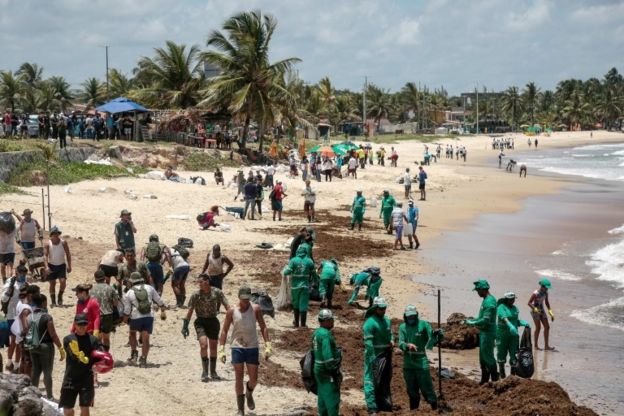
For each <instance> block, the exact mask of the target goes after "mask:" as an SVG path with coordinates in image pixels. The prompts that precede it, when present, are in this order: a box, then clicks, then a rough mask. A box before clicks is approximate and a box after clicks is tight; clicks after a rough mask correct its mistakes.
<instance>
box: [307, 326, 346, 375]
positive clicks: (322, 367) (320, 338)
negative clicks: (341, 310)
mask: <svg viewBox="0 0 624 416" xmlns="http://www.w3.org/2000/svg"><path fill="white" fill-rule="evenodd" d="M312 348H313V350H314V373H315V374H319V375H333V374H334V373H335V372H336V370H338V368H339V366H340V355H339V353H338V349H337V348H336V339H335V338H334V334H332V333H331V331H330V330H329V329H327V328H322V327H321V328H318V329H316V330H315V331H314V334H312Z"/></svg>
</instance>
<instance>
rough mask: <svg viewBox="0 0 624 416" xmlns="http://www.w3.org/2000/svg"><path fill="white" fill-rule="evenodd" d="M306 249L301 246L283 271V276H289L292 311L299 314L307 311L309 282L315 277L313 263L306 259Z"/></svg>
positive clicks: (308, 258)
mask: <svg viewBox="0 0 624 416" xmlns="http://www.w3.org/2000/svg"><path fill="white" fill-rule="evenodd" d="M307 253H308V249H307V248H306V247H305V246H303V244H302V245H300V246H299V248H298V249H297V255H296V256H295V257H293V258H292V259H290V261H289V262H288V265H286V267H285V268H284V270H283V274H284V276H291V284H290V293H291V298H292V305H293V309H295V310H297V311H301V312H306V311H307V310H308V305H309V303H310V281H311V280H312V279H313V278H314V277H315V276H316V271H315V270H314V262H313V261H312V259H310V257H308V254H307Z"/></svg>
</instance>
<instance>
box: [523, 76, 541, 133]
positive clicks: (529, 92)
mask: <svg viewBox="0 0 624 416" xmlns="http://www.w3.org/2000/svg"><path fill="white" fill-rule="evenodd" d="M539 95H540V89H539V87H538V86H537V85H535V83H534V82H529V83H528V84H526V86H525V87H524V91H523V92H522V101H523V103H522V104H523V105H524V108H525V109H526V112H527V113H528V114H527V116H528V119H529V120H530V122H531V125H533V124H535V109H536V107H537V103H538V100H539Z"/></svg>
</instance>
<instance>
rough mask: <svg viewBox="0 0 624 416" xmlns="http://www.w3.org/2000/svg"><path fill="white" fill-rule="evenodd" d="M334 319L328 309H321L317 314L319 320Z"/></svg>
mask: <svg viewBox="0 0 624 416" xmlns="http://www.w3.org/2000/svg"><path fill="white" fill-rule="evenodd" d="M331 319H334V314H333V313H332V311H330V310H329V309H321V310H320V311H319V314H318V320H319V321H329V320H331Z"/></svg>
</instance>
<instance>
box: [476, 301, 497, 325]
mask: <svg viewBox="0 0 624 416" xmlns="http://www.w3.org/2000/svg"><path fill="white" fill-rule="evenodd" d="M474 325H475V326H476V327H477V328H479V330H480V331H481V332H487V333H494V332H496V298H495V297H494V296H492V295H491V294H490V295H487V296H486V297H485V298H484V299H483V301H482V302H481V309H479V316H478V317H477V319H476V320H475V324H474Z"/></svg>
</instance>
